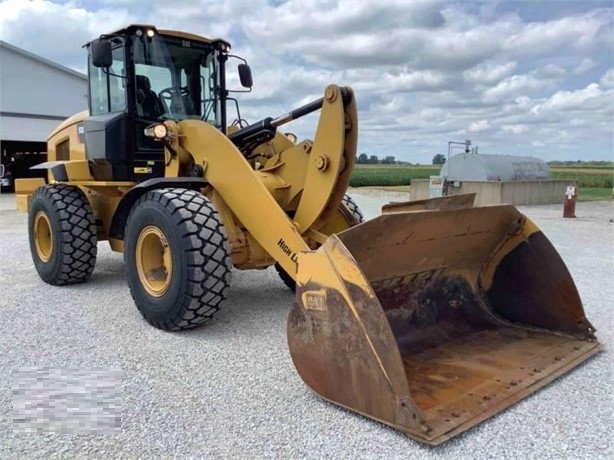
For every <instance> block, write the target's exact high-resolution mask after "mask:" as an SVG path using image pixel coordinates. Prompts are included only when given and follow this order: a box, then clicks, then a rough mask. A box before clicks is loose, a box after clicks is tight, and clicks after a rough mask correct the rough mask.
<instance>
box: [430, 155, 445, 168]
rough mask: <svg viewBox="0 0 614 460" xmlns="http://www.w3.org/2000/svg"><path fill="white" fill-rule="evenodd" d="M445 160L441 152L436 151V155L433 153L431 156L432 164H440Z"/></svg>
mask: <svg viewBox="0 0 614 460" xmlns="http://www.w3.org/2000/svg"><path fill="white" fill-rule="evenodd" d="M445 162H446V157H445V156H444V155H442V154H441V153H438V154H437V155H435V156H434V157H433V164H434V165H442V164H444V163H445Z"/></svg>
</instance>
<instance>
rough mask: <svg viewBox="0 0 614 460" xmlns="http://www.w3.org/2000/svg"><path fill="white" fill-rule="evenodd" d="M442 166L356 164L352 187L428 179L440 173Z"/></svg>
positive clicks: (401, 183)
mask: <svg viewBox="0 0 614 460" xmlns="http://www.w3.org/2000/svg"><path fill="white" fill-rule="evenodd" d="M440 170H441V166H437V165H433V166H430V165H419V166H413V165H412V166H410V165H356V167H355V168H354V172H353V173H352V177H351V178H350V186H351V187H377V186H385V187H390V186H397V185H410V184H411V180H412V179H428V178H429V176H436V175H438V174H439V171H440Z"/></svg>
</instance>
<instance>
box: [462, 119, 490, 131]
mask: <svg viewBox="0 0 614 460" xmlns="http://www.w3.org/2000/svg"><path fill="white" fill-rule="evenodd" d="M488 128H490V124H489V123H488V120H479V121H474V122H473V123H471V124H470V125H469V127H468V128H467V131H468V132H470V133H479V132H482V131H486V130H487V129H488Z"/></svg>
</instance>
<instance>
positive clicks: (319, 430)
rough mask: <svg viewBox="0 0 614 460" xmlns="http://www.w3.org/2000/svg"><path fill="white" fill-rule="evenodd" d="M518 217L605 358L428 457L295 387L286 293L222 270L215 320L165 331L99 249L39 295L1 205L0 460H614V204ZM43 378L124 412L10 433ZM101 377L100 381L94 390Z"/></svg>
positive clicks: (371, 210) (365, 199)
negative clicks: (93, 423)
mask: <svg viewBox="0 0 614 460" xmlns="http://www.w3.org/2000/svg"><path fill="white" fill-rule="evenodd" d="M350 194H351V195H352V197H353V198H354V199H355V201H356V202H357V203H358V205H359V206H360V207H361V208H362V210H363V212H364V213H365V215H366V217H367V218H369V217H373V216H374V215H375V214H376V213H378V209H379V207H380V206H381V205H382V204H384V203H386V202H388V201H391V200H392V201H394V200H397V201H399V200H404V199H406V196H404V195H402V194H399V193H390V192H381V191H368V190H367V191H363V190H360V191H359V190H352V191H351V193H350ZM521 211H522V212H524V213H526V214H527V215H528V216H529V217H530V218H531V219H533V220H534V222H536V224H537V225H538V226H539V227H541V229H542V230H543V231H544V233H545V234H546V235H547V236H548V237H549V238H550V240H551V241H552V242H553V243H554V245H555V246H556V248H557V249H558V251H559V252H560V254H561V256H562V257H563V259H564V260H565V262H566V263H567V265H568V267H569V269H570V271H571V273H572V275H573V277H574V279H575V281H576V284H577V286H578V289H579V291H580V294H581V296H582V299H583V302H584V306H585V310H586V314H587V317H588V318H589V319H590V321H591V322H592V323H593V325H594V326H595V327H596V328H597V335H598V337H599V339H600V341H601V342H603V343H604V344H605V346H606V351H605V352H602V353H600V354H599V355H597V356H596V357H594V358H593V359H591V360H589V361H588V362H586V363H584V364H582V365H581V366H579V367H578V368H576V369H575V370H574V371H572V372H571V373H569V374H567V375H566V376H564V377H562V378H560V379H559V380H557V381H555V382H554V383H553V384H551V385H548V386H547V387H545V388H544V389H543V390H541V391H539V392H538V393H536V394H534V395H533V396H531V397H529V398H527V399H525V400H523V401H521V402H520V403H518V404H516V405H515V406H513V407H511V408H509V409H507V410H505V411H504V412H502V413H500V414H499V415H497V416H495V417H494V418H491V419H490V420H487V421H486V422H484V423H482V424H480V425H478V426H477V427H474V428H472V429H470V430H469V431H468V432H465V433H464V434H462V435H461V436H459V437H457V438H455V439H453V440H451V441H449V442H447V443H445V444H443V445H441V446H439V447H435V448H432V447H425V446H423V445H420V444H418V443H416V442H414V441H413V440H411V439H409V438H407V437H406V436H404V435H403V434H401V433H399V432H397V431H395V430H393V429H391V428H388V427H385V426H384V425H381V424H379V423H377V422H374V421H371V420H369V419H366V418H364V417H361V416H359V415H356V414H354V413H351V412H348V411H346V410H342V409H339V408H337V407H336V406H334V405H332V404H330V403H327V402H325V401H323V400H321V399H320V398H318V397H317V396H315V394H313V393H312V392H311V391H310V390H309V388H308V387H306V386H305V385H304V384H303V382H302V381H301V379H300V377H299V376H298V374H297V373H296V372H295V371H294V368H293V365H292V362H291V360H290V355H289V353H288V350H287V347H286V315H287V312H288V307H289V305H290V304H291V302H292V300H293V294H292V293H291V292H290V291H289V290H288V289H287V288H286V287H285V286H284V285H283V283H282V282H281V281H280V280H279V279H278V277H277V274H276V273H275V271H274V270H272V269H269V270H264V271H250V272H240V271H235V272H234V273H233V283H232V288H231V290H230V295H229V298H228V299H227V301H226V303H225V305H224V308H223V309H222V310H221V311H220V312H219V314H218V315H217V316H216V318H215V319H214V320H213V321H211V322H209V323H207V324H206V326H205V327H203V328H201V329H198V330H193V331H188V332H182V333H166V332H162V331H159V330H156V329H154V328H153V327H151V326H149V325H148V324H147V323H146V322H145V321H144V320H143V319H142V318H141V316H140V314H139V313H138V311H137V309H136V308H135V307H134V305H133V302H132V299H131V297H130V293H129V292H128V287H127V285H126V283H125V281H124V275H123V271H124V265H123V260H122V255H121V254H115V253H113V252H111V250H110V249H109V248H108V244H106V243H101V244H100V245H99V255H98V262H97V265H96V269H95V271H94V274H93V276H92V279H91V281H90V282H88V283H86V284H82V285H77V286H72V287H68V288H57V287H52V286H49V285H46V284H44V283H43V282H42V281H41V280H40V279H39V278H38V276H37V274H36V272H35V270H34V267H33V264H32V261H31V258H30V253H29V248H28V243H27V230H26V216H25V215H24V214H18V213H17V212H16V211H15V210H14V200H13V197H12V196H6V195H2V196H0V260H1V261H2V264H1V268H0V270H1V274H2V275H1V276H0V309H1V311H2V315H1V316H0V458H1V459H5V458H11V459H13V458H14V459H18V458H19V459H23V458H84V457H88V458H169V457H179V458H202V457H224V458H229V457H241V458H250V457H282V458H290V457H291V458H297V457H300V458H303V457H308V458H320V457H327V458H329V457H330V458H363V457H366V458H405V459H406V458H421V459H422V458H431V457H432V458H472V459H475V458H553V459H558V458H587V459H589V458H590V459H595V458H612V456H614V452H613V447H612V446H613V444H614V443H613V437H612V424H613V421H614V416H613V407H614V401H613V398H614V396H613V394H614V392H613V391H612V382H613V381H614V378H613V377H614V376H613V366H612V355H611V353H610V350H611V349H612V343H613V335H614V328H613V321H612V317H613V311H614V300H613V299H614V276H613V274H614V223H612V219H613V218H614V204H613V203H612V202H593V203H579V204H578V205H577V209H576V215H577V218H576V219H563V218H562V212H563V209H562V205H547V206H532V207H521ZM41 368H43V369H47V370H48V371H49V372H51V373H53V372H58V370H61V369H66V370H68V371H67V372H70V370H71V369H72V370H73V371H74V370H81V371H79V372H82V371H83V370H84V369H85V370H87V369H92V372H93V374H88V373H87V372H86V373H85V375H83V373H79V372H76V373H75V372H73V373H72V374H71V376H70V378H75V379H86V380H87V379H90V381H91V383H92V385H93V387H96V382H98V381H107V380H105V379H109V378H111V380H113V379H115V380H116V381H117V382H121V384H119V383H117V385H121V388H119V389H117V391H115V392H114V391H111V393H112V395H111V396H112V397H113V398H115V399H116V402H118V405H119V406H121V408H120V409H121V429H119V430H115V431H114V430H107V431H103V432H101V431H96V430H90V431H87V427H85V428H83V426H82V428H83V429H82V430H81V431H72V432H71V433H72V434H66V433H65V432H62V431H60V432H53V430H51V431H52V432H48V431H49V430H47V431H45V430H42V431H41V430H39V431H38V432H35V433H28V432H24V430H22V429H20V424H23V423H25V422H24V421H23V420H21V421H19V423H18V421H17V420H16V421H15V422H13V414H14V410H16V409H18V408H17V407H13V405H14V400H15V398H16V396H15V395H16V394H17V393H15V388H18V387H19V383H20V382H21V383H22V384H23V382H24V380H23V379H24V378H33V376H32V373H31V372H30V371H28V369H30V370H32V372H35V371H36V370H37V369H38V370H40V369H41ZM105 369H106V370H108V372H109V374H107V375H106V376H105V375H102V377H101V374H100V372H102V374H104V370H105ZM24 376H25V377H24ZM26 383H27V382H26ZM105 388H106V390H105V391H106V392H107V393H105V392H103V393H102V394H103V396H104V394H106V395H107V396H104V397H109V387H108V386H107V387H105ZM104 397H103V399H104ZM95 403H96V404H97V402H95ZM103 403H104V401H103ZM109 407H111V408H113V407H115V406H113V405H111V406H109ZM118 410H119V409H118ZM106 415H109V414H106ZM106 415H105V416H106ZM113 420H116V421H117V420H118V419H113ZM84 432H85V433H87V434H82V433H84ZM75 433H76V434H75Z"/></svg>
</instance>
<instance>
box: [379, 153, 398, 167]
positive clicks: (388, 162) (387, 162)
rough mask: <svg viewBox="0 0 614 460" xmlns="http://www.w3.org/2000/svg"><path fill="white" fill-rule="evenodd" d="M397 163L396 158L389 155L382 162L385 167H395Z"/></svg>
mask: <svg viewBox="0 0 614 460" xmlns="http://www.w3.org/2000/svg"><path fill="white" fill-rule="evenodd" d="M395 163H396V161H395V160H394V156H392V155H387V156H385V157H384V159H383V160H382V164H383V165H393V164H395Z"/></svg>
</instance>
